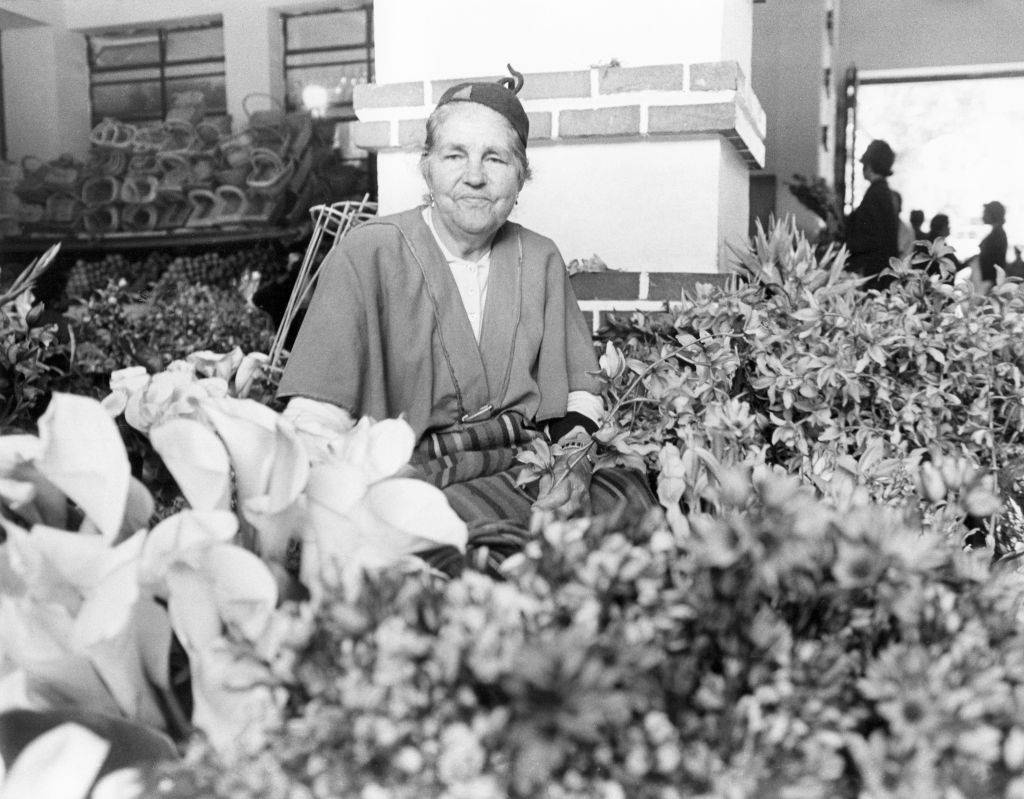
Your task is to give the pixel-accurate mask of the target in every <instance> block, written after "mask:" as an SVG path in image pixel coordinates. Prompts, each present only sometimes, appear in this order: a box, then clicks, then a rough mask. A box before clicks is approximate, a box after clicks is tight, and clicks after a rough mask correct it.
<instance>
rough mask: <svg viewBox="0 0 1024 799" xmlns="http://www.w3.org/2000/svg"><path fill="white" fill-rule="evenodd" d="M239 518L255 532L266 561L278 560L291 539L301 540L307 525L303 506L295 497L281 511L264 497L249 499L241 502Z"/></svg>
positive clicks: (265, 495)
mask: <svg viewBox="0 0 1024 799" xmlns="http://www.w3.org/2000/svg"><path fill="white" fill-rule="evenodd" d="M242 515H244V516H245V520H246V521H247V522H249V524H251V525H252V526H253V527H255V528H256V532H257V533H259V540H260V553H261V554H262V555H263V557H265V558H268V559H270V560H281V559H282V558H283V557H284V555H285V552H286V551H287V547H288V542H289V541H290V540H291V539H292V538H301V535H302V531H303V530H304V529H305V527H306V525H307V523H308V516H307V514H306V503H305V501H303V498H302V497H298V498H296V499H295V500H294V501H293V502H292V503H291V504H290V505H286V506H285V507H283V508H279V507H277V503H275V502H274V501H273V498H272V497H270V496H269V495H268V494H264V495H262V496H259V497H249V499H246V500H244V501H243V502H242Z"/></svg>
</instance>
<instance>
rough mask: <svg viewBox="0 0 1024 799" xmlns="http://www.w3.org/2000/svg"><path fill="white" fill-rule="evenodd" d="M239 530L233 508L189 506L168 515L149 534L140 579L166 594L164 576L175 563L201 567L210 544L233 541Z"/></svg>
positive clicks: (158, 592) (160, 594)
mask: <svg viewBox="0 0 1024 799" xmlns="http://www.w3.org/2000/svg"><path fill="white" fill-rule="evenodd" d="M237 532H238V519H237V518H236V517H235V515H234V514H233V513H231V512H229V511H206V512H203V511H188V510H186V511H181V512H180V513H175V514H174V515H173V516H168V517H167V518H166V519H164V520H163V521H162V522H160V523H159V524H158V525H157V526H156V527H154V528H153V529H152V530H151V531H150V533H149V535H148V536H147V537H146V542H145V544H144V545H143V547H142V561H141V564H140V572H141V575H140V579H141V581H142V582H143V584H145V585H148V586H150V587H151V588H152V590H153V591H154V592H155V593H156V595H157V596H160V597H165V596H166V595H167V589H166V587H165V584H164V578H165V574H166V572H167V570H168V569H169V568H170V567H171V565H172V564H173V563H175V562H177V561H181V560H184V561H185V562H187V563H188V564H189V565H195V566H196V567H198V564H199V563H200V562H201V561H202V557H203V554H204V552H205V551H206V550H207V549H208V548H209V547H211V546H214V545H215V544H224V543H227V542H229V541H230V540H231V539H232V538H234V536H235V533H237Z"/></svg>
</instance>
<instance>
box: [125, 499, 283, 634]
mask: <svg viewBox="0 0 1024 799" xmlns="http://www.w3.org/2000/svg"><path fill="white" fill-rule="evenodd" d="M236 529H237V520H236V518H235V517H234V515H233V514H231V513H228V512H226V511H213V512H208V513H200V512H196V511H182V512H181V513H177V514H175V515H174V516H171V517H169V518H168V519H165V520H164V521H162V522H161V523H160V524H158V525H157V526H156V527H154V528H153V531H152V532H151V533H150V534H149V539H148V540H147V541H146V545H145V547H144V549H143V553H142V567H141V571H142V580H143V582H144V584H146V585H149V586H151V588H152V590H153V591H154V592H155V593H156V595H157V596H161V597H166V598H167V599H168V605H169V611H170V614H171V620H172V623H173V624H174V629H175V631H176V632H177V633H178V635H179V637H181V638H182V641H183V642H185V641H187V642H188V643H187V644H186V646H191V647H194V648H196V649H201V648H202V647H204V646H206V645H208V644H209V643H210V642H211V641H212V640H213V639H214V638H216V637H219V636H220V634H221V623H222V622H223V623H224V624H228V625H230V626H232V628H233V629H238V630H240V631H242V632H243V634H244V635H245V637H247V638H249V637H255V636H257V635H259V633H260V631H261V630H262V629H263V626H265V624H266V618H267V616H268V615H269V613H270V612H271V611H272V610H273V609H274V607H275V606H276V604H277V582H276V581H275V580H274V577H273V575H272V574H271V573H270V570H269V569H268V568H267V567H266V565H265V564H264V563H263V561H261V560H260V559H259V558H258V557H257V556H256V555H253V554H252V553H251V552H248V551H247V550H244V549H242V548H241V547H237V546H234V545H233V544H229V543H227V542H228V541H230V539H231V538H232V537H233V536H234V532H235V530H236Z"/></svg>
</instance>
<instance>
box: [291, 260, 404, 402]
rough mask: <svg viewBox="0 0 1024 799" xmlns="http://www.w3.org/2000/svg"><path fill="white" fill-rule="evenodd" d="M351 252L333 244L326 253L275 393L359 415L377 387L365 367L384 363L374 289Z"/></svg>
mask: <svg viewBox="0 0 1024 799" xmlns="http://www.w3.org/2000/svg"><path fill="white" fill-rule="evenodd" d="M357 252H358V250H356V252H353V248H346V247H343V246H338V247H335V248H334V249H333V250H331V252H330V253H328V255H327V257H326V259H325V261H324V263H323V266H322V267H321V269H320V273H319V276H318V278H317V285H316V289H315V290H314V292H313V298H312V300H310V303H309V308H308V310H307V311H306V317H305V319H304V320H303V322H302V327H301V328H300V329H299V333H298V336H297V337H296V339H295V344H294V346H293V347H292V349H291V353H290V354H289V356H288V362H287V364H286V365H285V370H284V376H283V377H282V378H281V385H280V387H279V388H278V392H277V393H278V397H308V398H310V399H314V400H319V401H321V402H329V403H331V404H333V405H337V406H340V407H342V408H344V409H346V410H347V411H349V412H350V413H352V414H354V415H356V416H359V415H361V414H363V413H366V406H367V403H368V401H369V400H370V399H371V398H372V397H373V396H374V395H375V394H376V393H380V392H383V379H382V377H380V376H378V377H375V372H374V370H372V369H370V368H369V366H370V365H371V364H378V365H379V364H383V363H384V358H383V352H382V349H381V335H380V328H379V325H378V324H377V315H376V313H375V312H376V310H377V290H376V286H375V285H366V283H367V281H366V279H365V278H364V277H363V275H364V274H365V273H366V271H367V270H360V269H357V268H356V266H355V263H354V257H358V256H357ZM371 315H372V316H371ZM378 371H379V370H378ZM378 378H379V379H378Z"/></svg>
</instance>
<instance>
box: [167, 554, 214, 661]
mask: <svg viewBox="0 0 1024 799" xmlns="http://www.w3.org/2000/svg"><path fill="white" fill-rule="evenodd" d="M166 580H167V586H168V597H167V612H168V615H169V616H170V619H171V626H172V627H173V628H174V632H175V634H176V635H177V636H178V638H179V639H180V640H181V643H182V646H184V647H185V649H186V651H187V652H188V653H189V656H190V657H191V656H192V655H193V653H197V652H200V651H202V650H203V649H205V648H206V647H208V646H209V645H210V644H211V643H213V642H214V641H215V640H217V639H218V638H220V634H221V620H220V613H219V612H218V610H217V599H216V595H215V594H214V590H213V586H212V585H211V584H210V581H209V580H208V579H207V578H206V577H205V576H204V575H202V574H200V573H199V572H198V571H196V570H195V569H193V568H191V567H189V566H185V565H182V564H176V565H174V566H172V567H171V568H170V569H168V570H167V577H166Z"/></svg>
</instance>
